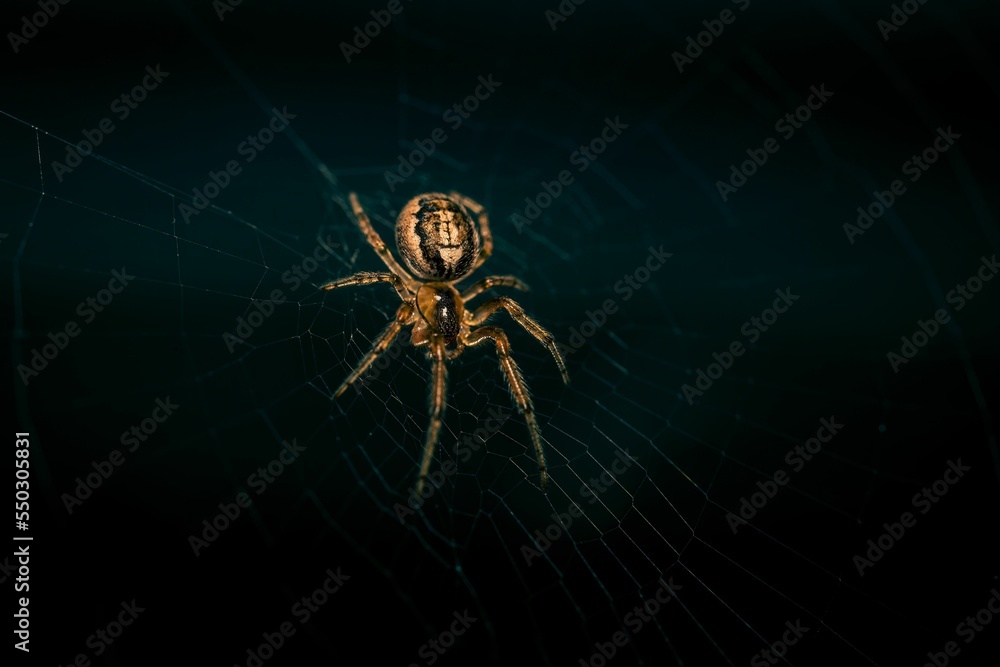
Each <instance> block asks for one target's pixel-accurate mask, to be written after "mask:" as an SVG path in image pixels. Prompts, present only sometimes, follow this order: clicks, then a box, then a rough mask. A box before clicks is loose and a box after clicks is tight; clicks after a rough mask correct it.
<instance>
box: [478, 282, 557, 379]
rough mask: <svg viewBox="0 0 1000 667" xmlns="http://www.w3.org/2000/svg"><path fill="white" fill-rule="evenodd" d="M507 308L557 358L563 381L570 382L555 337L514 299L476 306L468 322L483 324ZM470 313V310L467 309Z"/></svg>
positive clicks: (503, 298)
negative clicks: (529, 315) (527, 313)
mask: <svg viewBox="0 0 1000 667" xmlns="http://www.w3.org/2000/svg"><path fill="white" fill-rule="evenodd" d="M501 309H503V310H506V311H507V312H508V313H510V316H511V317H512V318H514V321H515V322H517V323H518V324H520V325H521V326H522V327H524V330H525V331H527V332H528V333H530V334H531V335H532V336H534V337H535V338H536V339H538V342H539V343H541V344H542V345H544V346H545V347H546V348H547V349H548V351H549V353H550V354H551V355H552V358H553V359H555V360H556V366H558V367H559V372H560V373H562V378H563V382H565V383H567V384H569V373H568V372H567V371H566V362H565V361H564V360H563V356H562V353H561V352H559V347H558V346H557V345H556V339H555V337H554V336H553V335H552V334H550V333H549V332H548V331H546V330H545V328H544V327H542V325H541V324H539V323H538V322H536V321H535V320H533V319H532V318H530V317H528V315H526V314H525V312H524V309H523V308H521V306H520V305H519V304H518V303H517V302H516V301H514V300H513V299H511V298H509V297H506V296H501V297H498V298H496V299H490V300H489V301H487V302H486V303H484V304H483V305H481V306H479V308H476V310H475V312H473V313H472V314H471V315H468V318H469V319H468V323H469V325H470V326H476V325H479V324H482V323H483V322H485V321H486V320H488V319H489V318H490V317H491V316H492V315H493V313H495V312H497V311H498V310H501ZM466 313H468V311H466Z"/></svg>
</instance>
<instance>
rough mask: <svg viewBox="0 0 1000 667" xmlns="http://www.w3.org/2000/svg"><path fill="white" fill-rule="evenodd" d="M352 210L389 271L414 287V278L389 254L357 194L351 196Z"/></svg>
mask: <svg viewBox="0 0 1000 667" xmlns="http://www.w3.org/2000/svg"><path fill="white" fill-rule="evenodd" d="M350 200H351V208H352V209H353V210H354V217H355V218H356V219H357V221H358V227H360V228H361V231H362V232H364V235H365V238H366V239H367V240H368V244H369V245H370V246H371V247H372V248H373V249H374V250H375V252H376V253H378V256H379V257H381V258H382V261H383V262H385V265H386V266H388V267H389V270H390V271H392V272H393V273H395V274H396V275H397V276H399V277H400V279H401V280H402V281H403V282H404V283H406V285H407V287H411V286H412V285H414V283H415V281H414V280H413V276H411V275H410V274H409V273H407V272H406V269H404V268H403V267H402V266H400V264H399V262H397V261H396V258H395V257H393V256H392V253H391V252H389V248H387V247H386V245H385V242H384V241H382V237H381V236H379V235H378V232H376V231H375V228H374V227H372V223H371V220H369V219H368V214H367V213H365V209H363V208H362V207H361V202H359V201H358V196H357V195H356V194H355V193H353V192H352V193H351V194H350Z"/></svg>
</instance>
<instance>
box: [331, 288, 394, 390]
mask: <svg viewBox="0 0 1000 667" xmlns="http://www.w3.org/2000/svg"><path fill="white" fill-rule="evenodd" d="M412 317H413V306H411V305H410V304H408V303H404V304H403V305H401V306H400V307H399V310H397V311H396V319H395V320H393V321H392V322H391V323H390V324H389V326H388V327H386V329H385V331H383V332H382V333H381V334H379V337H378V338H376V339H375V343H374V344H373V345H372V349H371V350H369V351H368V354H366V355H365V356H364V357H363V358H362V359H361V361H360V362H358V365H357V366H355V368H354V370H353V371H352V372H351V374H350V375H348V376H347V379H346V380H344V381H343V382H342V383H341V385H340V386H339V387H338V388H337V391H336V392H334V394H333V397H334V398H335V399H336V398H340V397H341V396H342V395H343V393H344V392H345V391H347V388H348V387H350V386H351V385H352V384H354V381H355V380H357V379H358V378H359V377H361V375H362V374H363V373H364V372H365V371H366V370H368V367H369V366H371V365H372V364H373V363H375V360H376V359H378V358H379V356H380V355H381V354H382V353H383V352H385V351H386V350H388V349H389V346H390V345H392V341H393V340H395V339H396V336H397V335H398V334H399V332H400V330H402V328H403V326H404V325H406V324H409V323H410V319H411V318H412Z"/></svg>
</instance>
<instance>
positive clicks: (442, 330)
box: [417, 283, 465, 342]
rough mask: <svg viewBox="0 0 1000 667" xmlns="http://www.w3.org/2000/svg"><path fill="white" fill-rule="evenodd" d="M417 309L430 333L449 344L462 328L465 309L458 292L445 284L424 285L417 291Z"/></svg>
mask: <svg viewBox="0 0 1000 667" xmlns="http://www.w3.org/2000/svg"><path fill="white" fill-rule="evenodd" d="M417 308H419V309H420V314H421V315H422V316H423V318H424V319H425V320H426V321H427V324H428V327H429V328H430V329H431V331H433V332H435V333H439V334H441V335H442V336H444V337H445V339H447V340H448V342H451V341H452V340H454V338H455V337H456V336H458V334H459V331H460V330H461V328H462V319H463V317H464V316H465V308H464V306H463V305H462V297H461V296H460V295H459V293H458V291H457V290H456V289H455V288H454V287H452V286H451V285H448V284H447V283H424V284H423V285H421V287H420V289H418V290H417Z"/></svg>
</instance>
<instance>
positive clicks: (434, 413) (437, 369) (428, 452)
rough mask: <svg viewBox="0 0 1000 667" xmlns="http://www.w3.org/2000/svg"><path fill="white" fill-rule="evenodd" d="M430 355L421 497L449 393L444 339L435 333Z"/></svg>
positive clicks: (419, 482)
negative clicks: (428, 412) (427, 413)
mask: <svg viewBox="0 0 1000 667" xmlns="http://www.w3.org/2000/svg"><path fill="white" fill-rule="evenodd" d="M429 352H430V356H431V359H432V361H433V366H432V369H431V394H430V401H429V403H430V413H431V423H430V426H428V427H427V437H426V438H425V440H424V456H423V460H422V461H421V462H420V476H419V478H418V479H417V488H416V490H415V491H414V493H415V495H416V497H417V498H420V497H421V493H422V492H423V490H424V484H426V482H427V473H428V471H429V470H430V468H431V461H433V460H434V449H435V448H436V447H437V444H438V440H440V439H441V424H442V422H443V420H444V409H445V407H446V398H447V395H448V367H447V366H445V350H444V340H443V339H442V338H441V337H440V336H437V335H435V336H434V337H433V338H432V339H431V343H430V351H429Z"/></svg>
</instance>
